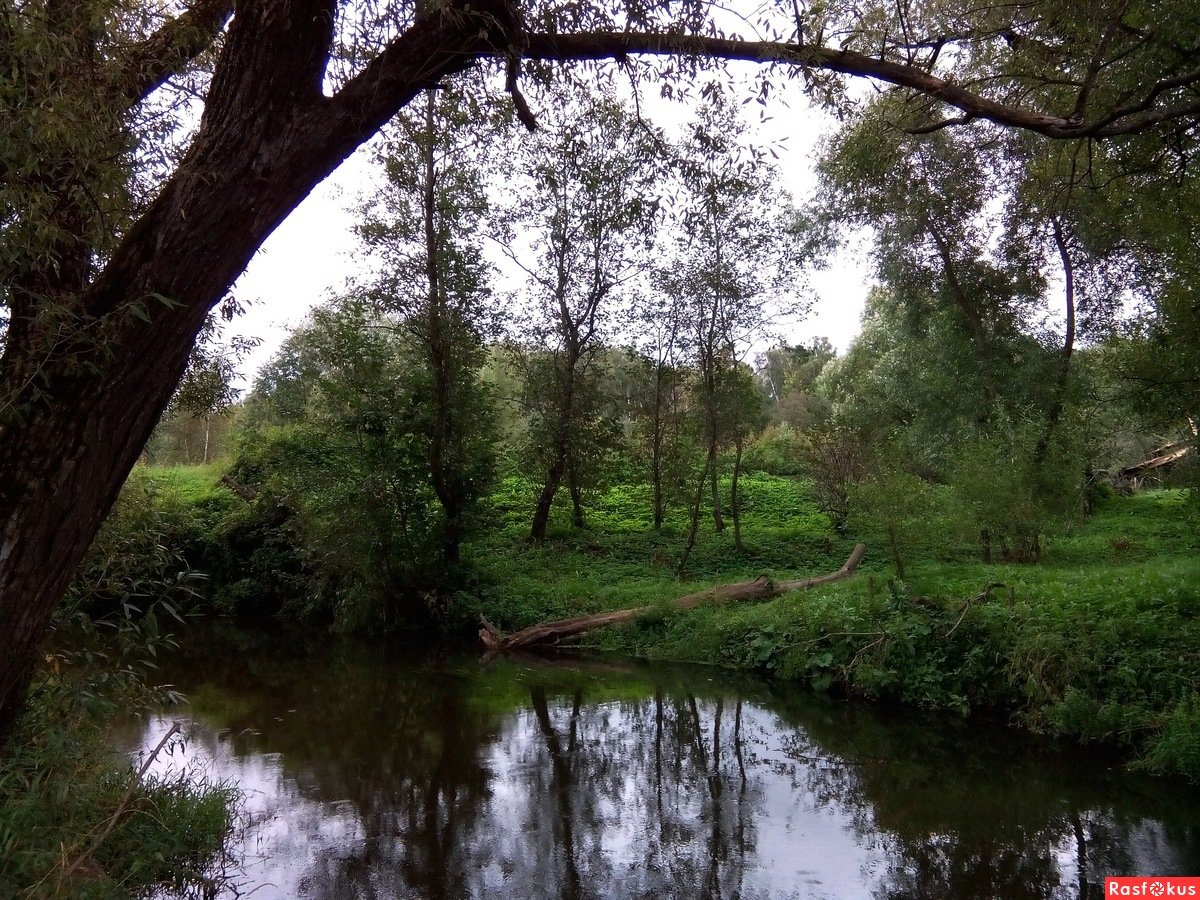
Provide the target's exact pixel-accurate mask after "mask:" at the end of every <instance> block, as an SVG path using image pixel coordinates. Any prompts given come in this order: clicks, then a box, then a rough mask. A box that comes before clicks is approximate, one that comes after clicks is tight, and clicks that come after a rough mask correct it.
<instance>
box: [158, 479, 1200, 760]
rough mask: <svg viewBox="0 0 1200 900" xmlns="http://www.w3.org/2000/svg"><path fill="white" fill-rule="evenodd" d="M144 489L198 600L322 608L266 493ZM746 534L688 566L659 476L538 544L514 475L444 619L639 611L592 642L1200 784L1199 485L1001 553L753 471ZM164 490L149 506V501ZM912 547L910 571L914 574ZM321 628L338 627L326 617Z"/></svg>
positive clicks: (217, 605)
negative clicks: (985, 726) (1012, 733)
mask: <svg viewBox="0 0 1200 900" xmlns="http://www.w3.org/2000/svg"><path fill="white" fill-rule="evenodd" d="M139 477H140V481H138V482H136V485H135V489H136V490H137V491H138V492H139V495H138V496H140V497H142V498H143V499H142V502H147V503H150V505H151V506H152V507H153V510H154V515H152V516H150V518H152V519H153V520H154V521H156V522H157V523H158V528H157V530H156V532H155V534H154V539H155V541H157V542H158V543H160V544H161V543H164V542H165V543H168V544H170V545H172V546H178V547H179V548H181V553H182V554H183V555H184V556H185V557H186V558H187V559H188V560H189V562H190V564H191V565H192V566H193V567H194V568H195V569H198V570H200V571H204V572H206V573H207V574H208V575H209V576H210V577H209V579H208V581H207V583H203V584H202V585H201V588H200V590H201V593H202V596H203V599H202V600H201V601H200V606H201V607H202V608H206V609H208V610H210V611H217V612H222V613H227V614H236V615H247V614H249V615H258V616H261V615H282V616H284V617H290V618H293V619H304V618H305V616H312V612H311V610H312V609H313V600H312V597H313V593H312V592H311V591H309V592H308V593H306V592H305V590H304V587H305V585H304V571H303V565H304V560H303V552H304V551H303V550H302V549H301V548H298V547H296V546H294V545H291V544H289V534H288V530H287V528H288V526H287V522H286V519H285V518H284V517H283V516H282V515H280V514H278V509H279V507H278V502H279V501H278V498H270V503H272V504H274V505H273V506H271V507H269V508H268V507H267V506H266V501H264V500H263V499H262V498H259V499H258V500H254V501H251V502H249V503H248V502H247V501H246V499H245V498H240V497H238V496H236V495H235V494H234V493H233V492H232V491H231V490H229V489H228V488H226V487H223V486H221V485H220V484H219V483H218V479H219V477H220V472H219V471H218V470H216V469H214V468H211V467H210V468H208V469H169V470H147V471H144V472H143V473H142V474H141V475H140V476H139ZM741 493H742V515H741V519H742V521H741V527H742V537H743V547H742V548H741V549H738V548H737V547H736V546H735V542H734V538H733V535H732V533H731V531H732V529H731V528H727V529H726V531H725V532H724V533H721V534H718V533H715V532H714V531H713V529H712V524H711V522H706V523H705V527H702V528H701V531H700V535H699V540H698V542H697V545H696V547H695V548H694V550H693V551H692V553H691V554H690V557H689V559H688V563H687V566H686V569H685V571H684V573H683V575H682V576H677V574H676V569H677V565H678V561H679V558H680V551H681V549H682V547H683V545H684V542H685V538H686V519H685V514H684V511H683V510H676V511H675V512H674V514H673V515H672V516H669V517H668V519H667V522H666V523H665V526H664V528H663V529H662V530H661V531H660V532H653V531H651V530H650V529H649V528H648V525H647V523H648V521H649V499H650V498H649V489H648V487H647V486H644V485H615V486H613V487H610V488H609V489H608V490H606V491H605V492H603V493H602V494H601V495H599V496H597V497H594V498H592V503H591V504H590V505H589V507H588V518H587V522H586V526H587V527H586V528H584V529H576V528H572V527H571V525H570V521H569V513H570V510H569V509H561V510H556V512H555V518H554V520H553V521H552V523H551V529H550V532H549V539H548V541H547V542H546V543H545V544H543V545H541V546H533V545H530V544H529V543H528V542H527V541H526V540H525V538H526V535H527V529H528V523H529V514H530V511H531V508H532V496H533V492H532V490H530V488H529V486H528V485H525V484H522V483H521V482H520V481H519V480H517V479H507V480H505V481H504V482H502V483H501V485H500V486H499V488H498V489H497V490H496V492H495V493H494V494H493V497H492V502H491V503H490V505H489V507H488V509H487V511H486V521H485V523H484V525H483V527H481V528H479V529H478V531H477V533H478V534H480V535H482V537H477V538H475V539H474V541H473V542H472V543H470V544H469V545H467V546H466V547H465V548H464V557H465V562H466V577H464V578H463V580H462V585H461V587H460V589H459V591H458V592H457V593H456V594H455V595H454V597H453V603H452V604H451V605H450V607H449V610H448V612H447V613H446V614H445V615H444V617H443V618H442V619H441V621H440V627H441V628H442V629H443V630H445V631H447V632H449V633H450V634H458V635H461V636H463V637H466V636H468V635H470V634H473V632H474V629H475V627H476V625H477V622H478V618H479V616H480V615H486V616H487V618H488V619H489V620H491V621H492V622H494V623H495V624H496V625H498V626H499V627H500V628H501V629H503V630H506V631H512V630H515V629H518V628H521V627H524V626H527V625H531V624H535V623H538V622H544V621H548V620H552V619H556V618H562V617H565V616H573V615H579V614H584V613H594V612H603V611H608V610H615V609H623V608H628V607H635V606H647V605H649V606H655V605H657V606H658V607H659V609H657V610H656V611H655V612H654V613H652V614H649V615H647V616H645V617H643V618H642V619H641V620H640V621H638V622H636V623H634V624H632V625H629V626H624V627H618V628H612V629H607V630H603V631H598V632H595V633H593V634H591V635H588V636H587V637H586V643H587V644H588V645H590V646H594V647H599V648H603V649H606V650H613V651H619V652H622V653H626V654H631V655H636V656H643V657H649V658H654V659H663V660H679V661H694V662H702V663H708V664H717V665H722V666H727V667H731V668H736V669H742V670H750V671H755V672H760V673H765V674H768V675H771V676H773V677H777V678H781V679H785V680H787V681H792V682H795V683H797V684H801V685H803V686H804V687H805V688H806V689H813V690H816V691H821V692H829V693H832V694H835V695H840V696H853V697H862V698H867V699H870V700H873V701H879V702H883V703H888V704H900V705H906V706H917V707H921V708H926V709H934V710H940V711H945V712H948V713H951V714H954V715H958V716H966V715H970V714H974V713H982V712H986V713H987V714H989V715H992V716H999V717H1000V718H1002V719H1004V720H1006V721H1009V722H1011V723H1013V724H1016V725H1019V726H1021V727H1024V728H1027V729H1030V730H1033V731H1036V732H1039V733H1045V734H1051V735H1055V736H1059V737H1064V738H1069V739H1071V740H1076V741H1080V742H1083V743H1086V744H1098V745H1108V746H1115V747H1119V748H1121V750H1122V751H1123V752H1124V753H1125V754H1126V756H1127V758H1129V759H1130V760H1132V761H1134V762H1135V763H1136V764H1137V765H1139V766H1143V767H1145V768H1147V769H1149V770H1151V771H1155V772H1161V773H1176V774H1183V775H1185V776H1187V777H1189V778H1191V779H1193V780H1200V553H1198V551H1200V540H1198V538H1197V529H1196V512H1195V506H1194V504H1193V503H1192V502H1191V501H1190V500H1189V498H1188V495H1187V493H1186V492H1185V491H1179V490H1169V491H1156V492H1146V493H1141V494H1136V495H1133V496H1128V497H1124V496H1118V495H1111V494H1110V495H1108V496H1106V497H1104V498H1102V500H1101V502H1100V503H1099V505H1098V506H1097V508H1096V509H1095V511H1094V512H1093V514H1092V515H1090V516H1089V517H1087V518H1085V519H1081V520H1080V521H1076V522H1060V523H1056V524H1053V525H1051V526H1049V527H1047V528H1046V530H1045V533H1044V535H1043V540H1042V547H1041V551H1042V552H1041V557H1040V560H1039V561H1038V562H1037V563H1005V562H996V563H992V564H985V563H982V562H979V561H978V557H979V555H980V554H979V548H978V546H977V545H976V544H975V543H973V541H972V540H971V536H969V535H965V536H964V535H963V534H961V533H957V532H955V531H954V529H953V527H952V526H951V525H948V524H947V523H946V522H942V521H932V520H929V521H921V522H917V523H909V530H908V532H907V533H901V534H899V535H895V534H892V535H889V534H886V533H872V532H871V531H870V530H869V529H867V528H865V527H864V528H863V529H862V530H857V531H856V530H855V528H854V523H852V527H851V528H849V529H847V532H846V533H845V534H839V533H838V532H837V531H836V530H835V529H833V527H832V526H831V523H830V521H829V519H828V518H827V517H826V516H825V515H824V514H823V513H822V512H821V511H820V510H819V509H818V508H817V507H816V505H815V504H814V503H813V501H812V499H811V497H810V495H809V491H808V488H807V485H806V484H805V483H804V482H803V481H802V480H798V479H793V478H781V477H773V476H768V475H753V476H750V477H746V478H744V479H743V481H742V485H741ZM146 498H149V499H146ZM859 540H862V541H864V542H865V543H867V545H868V548H869V550H868V554H867V557H866V559H865V560H864V562H863V564H862V566H861V567H860V569H859V571H858V573H857V574H855V575H854V576H853V577H852V578H850V579H847V580H845V581H843V582H840V583H837V584H833V585H829V586H826V587H822V588H819V589H816V590H813V591H809V592H806V593H803V594H793V595H789V596H784V597H780V598H778V599H775V600H770V601H766V602H758V603H749V604H736V605H724V606H708V607H703V608H701V609H697V610H691V611H687V612H674V611H672V610H670V609H669V608H668V606H667V602H668V601H669V600H670V599H672V598H674V597H677V596H680V595H683V594H687V593H690V592H693V591H697V590H701V589H703V588H706V587H709V586H712V585H715V584H721V583H728V582H733V581H739V580H743V579H749V578H754V577H756V576H758V575H760V574H766V575H768V576H771V577H776V578H784V577H787V578H795V577H804V576H807V575H814V574H822V573H825V572H829V571H832V570H834V569H836V568H837V567H838V566H839V565H841V563H842V562H843V561H844V560H845V558H846V557H847V555H848V554H849V552H850V549H851V547H852V546H853V544H854V543H855V542H856V541H859ZM897 555H900V556H901V563H902V565H903V570H904V577H903V578H898V577H897V576H896V569H897V566H896V556H897ZM308 621H309V622H310V627H312V628H314V629H325V628H328V627H331V625H330V621H329V619H322V618H321V617H320V616H316V617H313V618H309V620H308Z"/></svg>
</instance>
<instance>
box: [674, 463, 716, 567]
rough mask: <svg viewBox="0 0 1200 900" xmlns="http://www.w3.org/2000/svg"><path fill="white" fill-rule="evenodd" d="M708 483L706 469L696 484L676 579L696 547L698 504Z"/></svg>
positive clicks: (698, 518)
mask: <svg viewBox="0 0 1200 900" xmlns="http://www.w3.org/2000/svg"><path fill="white" fill-rule="evenodd" d="M707 481H708V468H707V466H706V467H705V469H704V470H703V471H702V472H701V473H700V480H699V481H697V482H696V495H695V497H693V499H692V505H691V509H690V510H689V513H690V515H691V519H690V523H689V525H688V536H687V542H686V543H685V544H684V545H683V553H682V554H680V556H679V565H678V566H676V567H675V575H676V577H678V576H680V575H682V574H683V570H684V569H685V568H687V563H688V558H689V557H690V556H691V555H692V549H693V548H694V547H695V546H696V534H697V533H698V532H699V531H700V503H701V502H702V501H703V500H704V485H705V483H706V482H707Z"/></svg>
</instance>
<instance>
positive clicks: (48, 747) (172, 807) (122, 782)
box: [0, 672, 237, 900]
mask: <svg viewBox="0 0 1200 900" xmlns="http://www.w3.org/2000/svg"><path fill="white" fill-rule="evenodd" d="M76 677H77V676H75V675H70V674H68V673H65V672H64V673H61V674H60V675H58V676H55V680H57V681H59V682H60V683H59V684H58V685H56V686H55V689H53V690H48V689H46V688H45V687H43V689H42V690H40V691H39V692H37V693H35V695H34V699H33V701H32V703H31V706H30V709H29V710H28V712H27V713H26V715H25V717H24V718H23V720H22V724H21V731H20V733H19V734H18V735H17V737H16V740H15V741H14V742H13V744H12V745H11V746H10V748H9V749H8V750H7V751H6V754H5V756H4V757H3V759H0V894H3V895H4V896H5V897H28V898H31V900H32V898H60V897H61V898H67V897H70V898H80V900H84V898H88V900H122V898H127V897H138V896H149V895H152V894H154V895H157V894H158V892H160V891H162V890H169V891H171V892H172V894H173V895H175V896H181V897H182V896H196V897H201V896H211V895H212V894H211V893H210V892H213V891H215V890H216V889H217V888H218V887H219V886H220V885H221V884H222V864H223V862H224V856H223V846H224V843H225V841H226V839H227V838H228V836H229V834H230V831H231V830H232V828H233V813H234V809H235V806H236V803H237V792H236V791H235V790H234V789H233V788H231V787H229V786H226V785H216V784H211V783H206V782H204V781H203V780H193V779H191V778H183V777H178V778H169V779H158V778H154V777H150V778H146V779H143V780H140V781H139V780H138V779H137V776H136V775H135V774H134V772H133V771H132V770H131V769H130V768H129V766H128V764H127V763H126V762H125V761H123V760H121V759H119V758H118V756H117V754H115V753H114V752H113V751H112V749H111V747H110V745H109V735H108V733H107V730H106V729H105V728H104V726H103V723H102V721H101V719H100V718H99V717H98V716H96V715H95V713H89V712H88V711H86V710H85V709H82V708H80V707H79V706H77V705H74V704H71V703H66V704H64V703H63V699H64V698H66V697H69V696H73V695H74V692H75V691H77V690H79V689H80V687H81V685H79V684H78V683H75V684H74V685H73V686H70V687H66V686H64V685H63V684H62V683H61V682H62V681H63V680H67V679H69V678H76ZM85 689H86V690H88V691H91V690H92V689H93V688H91V687H87V688H85ZM109 709H110V708H109V707H105V710H106V712H107V711H108V710H109ZM77 863H78V864H77Z"/></svg>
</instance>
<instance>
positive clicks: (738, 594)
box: [479, 544, 867, 653]
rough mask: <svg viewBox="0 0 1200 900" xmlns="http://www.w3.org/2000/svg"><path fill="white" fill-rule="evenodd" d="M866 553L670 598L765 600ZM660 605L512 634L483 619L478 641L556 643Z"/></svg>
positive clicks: (677, 604) (854, 564)
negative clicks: (797, 573)
mask: <svg viewBox="0 0 1200 900" xmlns="http://www.w3.org/2000/svg"><path fill="white" fill-rule="evenodd" d="M866 552H867V548H866V545H865V544H858V545H856V546H855V548H854V550H853V552H851V554H850V556H849V557H848V558H847V559H846V561H845V562H844V563H842V567H841V568H840V569H838V570H836V571H834V572H830V573H829V574H828V575H819V576H817V577H815V578H801V579H797V580H794V581H772V580H771V579H769V578H767V577H766V576H765V575H760V576H759V577H758V578H755V579H754V580H753V581H741V582H738V583H736V584H722V585H718V586H716V587H712V588H708V589H707V590H703V591H697V592H696V593H694V594H686V595H685V596H683V597H678V598H676V599H675V600H673V601H671V604H670V605H671V608H672V609H694V608H695V607H697V606H699V605H700V604H702V603H709V602H713V603H725V602H729V601H738V600H765V599H769V598H771V597H778V596H779V595H781V594H787V593H790V592H792V591H800V590H807V589H808V588H813V587H818V586H819V585H823V584H832V583H833V582H835V581H840V580H841V579H843V578H846V577H848V576H850V575H852V574H854V570H855V569H857V568H858V564H859V562H861V561H862V558H863V554H865V553H866ZM659 609H660V607H658V606H639V607H637V608H635V609H619V610H616V611H614V612H606V613H596V614H595V615H590V616H575V617H573V618H570V619H559V620H558V621H555V622H546V623H544V624H542V625H534V626H531V627H530V628H524V629H522V630H521V631H517V632H515V633H513V634H510V635H507V636H505V635H503V634H501V633H500V632H499V631H498V630H497V629H496V627H495V626H494V625H492V624H491V623H490V622H488V621H487V620H486V619H484V620H483V627H482V628H481V629H480V631H479V640H480V641H481V642H482V643H483V646H484V648H485V649H486V650H488V651H489V652H492V653H508V652H510V651H513V650H521V649H525V648H528V647H535V646H537V647H542V646H553V645H555V644H557V643H559V642H560V641H562V640H564V639H566V638H571V637H575V636H576V635H580V634H586V633H587V632H589V631H594V630H596V629H597V628H603V627H605V626H607V625H619V624H622V623H625V622H632V621H635V620H636V619H640V618H641V617H642V616H645V615H647V614H650V613H654V612H657V611H658V610H659Z"/></svg>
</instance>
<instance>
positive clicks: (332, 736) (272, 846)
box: [120, 636, 1200, 900]
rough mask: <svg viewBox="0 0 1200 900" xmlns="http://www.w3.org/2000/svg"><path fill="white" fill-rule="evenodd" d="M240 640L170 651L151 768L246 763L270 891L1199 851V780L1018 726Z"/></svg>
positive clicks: (1009, 883) (917, 883)
mask: <svg viewBox="0 0 1200 900" xmlns="http://www.w3.org/2000/svg"><path fill="white" fill-rule="evenodd" d="M245 640H246V638H245V637H244V636H243V637H239V638H237V642H241V643H237V642H235V645H233V646H230V645H222V646H219V647H216V646H214V644H213V643H212V639H211V638H210V639H209V641H207V642H206V647H205V652H204V655H203V658H197V659H196V660H195V662H194V664H192V663H189V661H188V660H186V659H181V660H177V661H176V665H177V666H178V668H177V669H176V670H174V671H170V672H168V673H167V674H168V677H171V678H173V679H174V680H175V681H176V683H177V684H178V685H179V686H180V688H181V689H183V690H184V691H185V692H187V693H189V694H190V696H191V697H192V707H191V708H190V709H189V710H185V712H186V713H187V715H188V716H189V717H190V720H191V730H190V737H189V740H188V741H187V743H186V745H185V746H184V747H183V748H177V749H176V750H175V751H174V752H173V753H172V755H171V756H170V757H169V758H165V759H162V760H160V761H159V768H160V769H162V768H167V767H170V768H176V769H178V768H180V767H187V768H189V769H190V770H192V771H195V772H201V773H205V774H207V775H209V776H210V777H214V778H221V779H234V780H236V781H237V782H238V783H239V784H240V785H241V786H242V788H243V790H244V791H245V793H246V813H247V824H246V827H245V828H244V830H243V834H242V836H241V847H240V849H239V852H240V853H241V855H242V856H243V857H244V874H243V877H242V879H241V886H240V890H241V891H242V892H243V893H248V892H249V891H251V890H254V891H255V892H254V894H253V896H254V897H255V898H258V900H266V898H293V897H312V898H338V900H341V898H376V897H378V898H385V897H386V898H398V897H429V898H458V897H489V898H490V897H514V898H518V897H519V898H565V900H579V898H591V897H622V898H624V897H646V898H649V897H688V898H693V897H696V898H722V900H732V898H746V900H748V898H758V897H764V898H765V897H771V898H783V897H805V898H808V897H813V898H817V897H829V898H837V897H873V898H879V900H885V898H886V900H901V898H914V900H915V898H974V897H979V898H984V897H988V898H990V897H1008V898H1026V897H1029V898H1033V897H1037V898H1059V897H1062V898H1088V897H1097V898H1098V897H1100V896H1102V889H1101V885H1102V883H1103V876H1104V875H1105V874H1147V873H1154V874H1193V873H1196V872H1200V839H1198V838H1200V834H1198V832H1197V827H1196V823H1197V821H1198V820H1200V816H1198V815H1197V813H1198V812H1200V797H1198V796H1197V794H1196V793H1195V792H1192V791H1190V790H1187V789H1184V788H1182V787H1181V786H1180V785H1178V784H1168V783H1163V782H1156V781H1150V780H1145V779H1135V778H1131V777H1129V776H1127V775H1122V774H1120V773H1116V772H1113V771H1110V770H1108V769H1106V768H1105V767H1104V766H1103V765H1100V764H1097V763H1096V762H1095V761H1087V760H1084V759H1081V758H1080V757H1079V756H1078V755H1069V754H1064V753H1061V752H1059V753H1053V752H1049V751H1047V750H1046V749H1045V748H1044V747H1039V746H1037V745H1034V744H1031V743H1029V742H1026V741H1023V740H1020V739H1018V738H1017V737H1016V736H1014V735H1012V734H1011V733H1008V732H1001V731H988V732H987V733H980V729H979V728H978V727H973V728H972V727H967V726H962V725H960V726H954V725H952V724H951V723H947V722H945V721H944V720H937V719H934V720H922V721H916V720H914V719H913V718H912V717H898V716H892V717H885V716H883V715H881V714H879V713H875V712H871V711H868V710H863V709H855V708H849V707H844V706H837V705H830V704H820V703H817V702H815V701H814V700H812V699H811V698H806V697H803V696H796V695H795V694H788V693H779V692H778V691H775V692H773V691H772V690H771V689H770V688H767V687H765V686H763V685H756V684H751V683H738V684H735V683H732V682H728V681H724V680H722V679H720V678H719V677H718V676H714V675H713V673H712V672H709V671H696V670H680V669H674V668H671V669H663V668H648V667H637V666H626V665H617V664H597V663H588V662H579V661H576V662H570V663H565V664H562V665H551V664H546V663H536V664H533V663H529V664H524V663H513V662H500V663H497V664H493V665H492V666H490V667H488V668H486V669H484V668H480V667H479V666H478V664H477V663H475V662H474V661H468V660H459V661H444V660H443V661H439V662H424V663H421V664H414V663H413V662H412V661H411V660H408V661H406V660H405V659H403V658H401V656H400V655H399V654H397V653H394V652H386V651H381V650H371V649H368V648H365V647H363V646H357V645H356V646H341V647H337V648H332V649H331V648H328V647H319V648H304V647H298V646H296V645H295V644H293V643H289V642H283V641H279V640H278V639H276V640H274V641H270V642H262V641H259V642H255V643H254V644H253V645H251V646H247V645H245V643H244V642H245ZM213 660H217V661H218V662H217V663H215V664H214V662H213ZM178 717H179V712H178V711H175V712H174V713H171V712H167V713H164V714H163V715H161V716H157V717H154V718H153V719H151V720H150V721H149V722H148V723H140V724H136V723H130V724H129V725H128V726H127V728H126V731H125V733H124V734H123V735H122V736H121V737H120V739H121V740H122V741H124V743H125V745H126V746H128V747H130V748H137V747H142V748H144V747H148V746H153V745H154V744H155V743H157V740H158V737H159V736H161V735H162V734H163V733H164V732H165V731H166V730H167V728H169V727H170V723H171V722H172V721H173V720H174V719H175V718H178Z"/></svg>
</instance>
